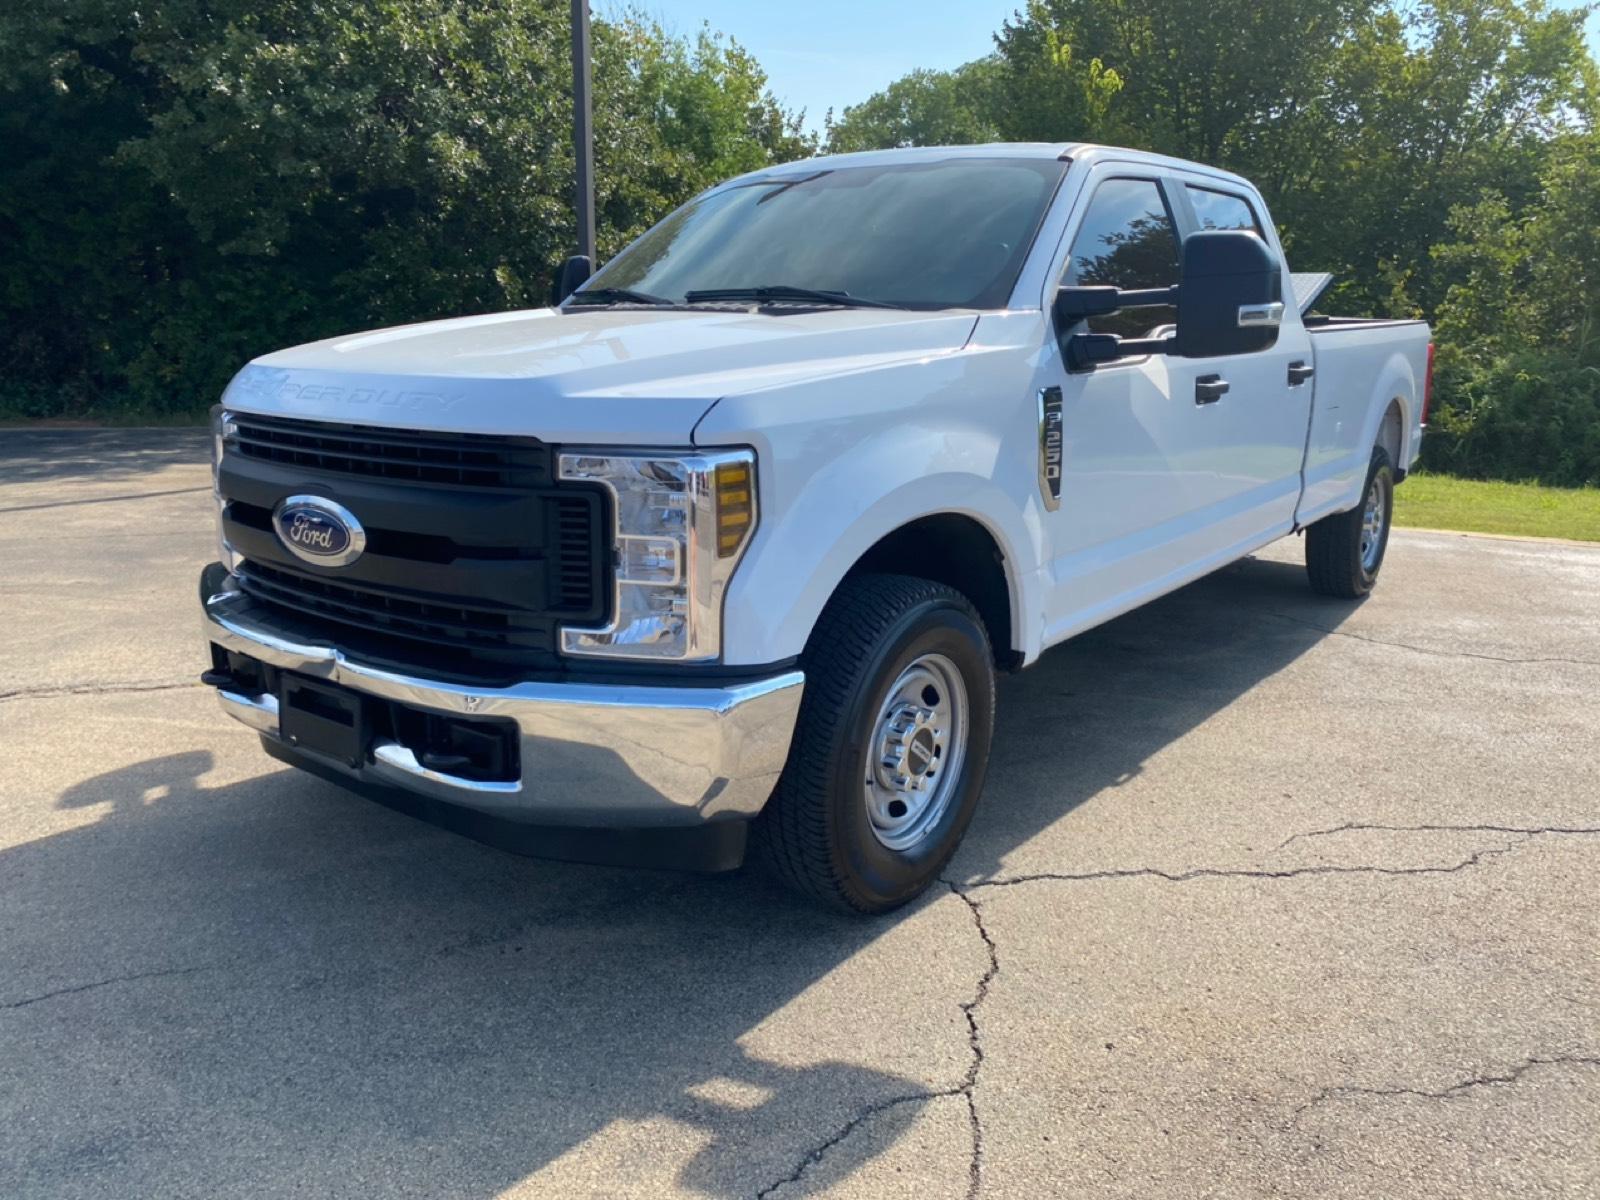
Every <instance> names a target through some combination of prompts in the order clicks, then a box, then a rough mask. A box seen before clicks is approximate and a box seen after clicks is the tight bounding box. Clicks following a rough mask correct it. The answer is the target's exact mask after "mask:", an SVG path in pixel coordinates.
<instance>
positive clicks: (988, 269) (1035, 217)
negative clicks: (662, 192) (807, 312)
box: [589, 158, 1065, 308]
mask: <svg viewBox="0 0 1600 1200" xmlns="http://www.w3.org/2000/svg"><path fill="white" fill-rule="evenodd" d="M1064 170H1065V164H1064V163H1060V162H1057V161H1055V160H1054V159H1023V158H1005V159H985V158H953V159H945V160H944V161H941V162H920V163H900V164H896V165H893V166H887V167H842V168H833V169H829V170H819V171H818V172H817V173H816V174H814V175H799V176H796V175H783V176H773V177H769V178H767V179H765V180H757V181H755V182H752V183H747V184H741V185H739V186H737V187H732V188H724V189H723V190H721V191H717V192H711V193H708V194H707V195H704V196H701V197H700V198H699V199H696V200H691V201H690V202H689V203H688V204H686V205H684V206H683V207H682V208H680V209H678V210H677V211H676V212H674V213H672V214H671V215H670V216H668V217H667V218H666V219H665V220H663V221H662V222H661V223H660V224H659V225H657V226H656V227H655V228H653V229H651V230H650V231H649V232H648V233H646V234H645V235H644V236H643V237H641V238H640V239H639V240H638V241H636V242H635V243H634V244H633V245H632V246H630V247H629V248H628V249H627V250H626V251H624V252H623V253H622V255H621V256H619V257H618V258H617V259H616V260H614V261H613V262H612V263H611V264H610V265H608V266H607V267H606V268H605V270H603V271H601V272H599V273H598V274H597V275H596V276H595V277H594V281H593V282H592V283H591V284H590V285H589V286H591V287H618V288H630V289H632V290H634V291H640V292H650V293H652V294H654V295H657V296H665V297H667V298H669V299H672V300H682V299H683V297H684V295H685V293H687V292H690V291H698V290H702V289H707V288H743V287H763V286H776V285H784V286H789V287H804V288H819V289H824V290H829V291H846V292H849V293H850V294H851V295H852V296H859V297H862V298H863V299H868V300H883V301H888V302H890V303H893V304H903V305H906V306H908V307H912V308H951V307H960V308H966V307H971V308H998V307H1001V306H1003V305H1004V304H1005V303H1006V302H1007V300H1008V299H1009V298H1010V295H1011V289H1012V287H1013V285H1014V284H1015V283H1016V280H1017V274H1018V272H1020V271H1021V269H1022V260H1023V258H1024V257H1025V256H1026V255H1027V252H1028V247H1029V245H1030V244H1031V243H1032V241H1033V236H1034V233H1035V232H1036V230H1037V229H1038V226H1039V221H1040V219H1041V218H1042V217H1043V215H1044V211H1045V208H1046V207H1047V206H1048V205H1049V203H1050V199H1051V197H1052V196H1053V195H1054V194H1055V189H1056V184H1057V183H1059V182H1060V179H1061V174H1062V172H1063V171H1064Z"/></svg>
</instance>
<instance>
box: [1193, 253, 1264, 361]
mask: <svg viewBox="0 0 1600 1200" xmlns="http://www.w3.org/2000/svg"><path fill="white" fill-rule="evenodd" d="M1282 324H1283V267H1282V264H1280V263H1279V262H1278V257H1277V255H1275V254H1273V252H1272V248H1271V247H1270V246H1268V245H1267V244H1266V242H1264V241H1262V240H1261V238H1259V237H1257V236H1256V235H1255V234H1254V233H1250V232H1248V231H1246V230H1242V229H1208V230H1205V231H1204V232H1201V233H1192V234H1190V235H1189V236H1188V237H1187V238H1185V239H1184V243H1183V275H1182V282H1181V283H1180V284H1179V285H1178V331H1177V334H1176V335H1175V338H1174V341H1175V345H1174V350H1175V351H1176V353H1178V354H1179V355H1181V356H1183V357H1184V358H1218V357H1221V356H1222V355H1226V354H1254V353H1255V352H1257V351H1259V350H1270V349H1271V348H1272V347H1273V346H1275V345H1277V342H1278V328H1279V326H1281V325H1282Z"/></svg>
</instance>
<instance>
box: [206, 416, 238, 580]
mask: <svg viewBox="0 0 1600 1200" xmlns="http://www.w3.org/2000/svg"><path fill="white" fill-rule="evenodd" d="M238 440H239V427H238V426H237V425H236V424H234V420H233V414H232V413H230V412H229V411H228V410H227V409H225V408H223V407H222V405H220V404H214V405H212V406H211V499H212V500H213V501H214V502H215V504H216V506H217V556H218V557H219V558H220V559H221V560H222V565H223V566H225V567H227V568H228V570H230V571H231V570H233V569H234V567H236V566H238V565H239V555H238V553H237V552H236V551H235V550H234V548H233V547H232V546H231V545H229V543H228V539H227V537H225V536H224V535H223V532H222V510H223V509H224V508H226V507H227V505H228V502H227V500H226V499H225V498H224V497H223V495H222V485H221V481H220V480H219V479H218V477H217V473H218V471H219V469H220V468H221V466H222V454H223V451H225V450H227V449H228V448H230V447H232V446H235V445H237V444H238Z"/></svg>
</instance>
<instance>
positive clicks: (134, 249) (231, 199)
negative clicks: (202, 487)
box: [0, 0, 813, 411]
mask: <svg viewBox="0 0 1600 1200" xmlns="http://www.w3.org/2000/svg"><path fill="white" fill-rule="evenodd" d="M567 12H568V10H567V6H566V5H565V4H564V3H562V2H560V0H486V2H484V3H478V4H473V5H462V4H459V3H455V2H453V0H318V2H317V3H309V2H307V0H252V2H251V3H245V2H244V0H156V2H155V3H153V4H151V5H147V6H140V8H139V9H138V10H137V11H135V10H132V9H129V8H128V7H127V6H126V5H117V4H114V3H110V2H109V0H60V2H59V3H56V4H52V5H50V6H27V5H19V6H10V7H7V8H6V9H5V10H4V11H3V12H0V138H3V140H4V148H5V153H4V154H3V155H0V234H3V235H4V239H5V243H6V245H7V248H8V256H9V261H8V262H7V270H6V282H5V287H4V290H3V291H0V303H3V305H4V309H3V313H0V363H4V364H5V365H6V366H7V367H8V370H7V372H6V375H5V376H4V382H3V383H0V387H4V388H5V389H6V392H5V397H4V400H5V402H7V403H8V404H9V406H10V407H12V408H13V409H16V408H19V407H26V408H27V409H29V410H30V411H59V410H61V409H63V408H78V409H83V408H89V407H93V406H95V405H97V404H104V403H108V402H114V401H116V400H118V399H122V398H131V400H132V401H133V402H134V403H136V404H138V405H140V406H142V407H147V408H155V409H167V410H175V411H178V410H187V411H193V410H195V409H197V408H199V407H201V406H203V405H204V404H205V403H207V402H208V401H209V400H210V399H211V398H212V397H214V396H215V395H216V394H217V391H218V390H219V389H220V387H221V385H222V383H223V382H225V381H226V379H227V377H228V375H229V374H230V373H231V371H232V370H234V369H235V368H237V366H238V365H239V364H240V363H241V362H243V361H244V360H245V359H246V358H248V357H250V356H251V355H254V354H257V353H260V352H262V351H265V350H268V349H272V348H274V347H275V346H280V345H284V344H287V343H292V342H298V341H304V340H307V339H308V338H313V337H319V336H327V335H330V334H334V333H338V332H341V331H347V330H350V329H356V328H364V327H370V326H373V325H378V324H387V323H393V322H399V321H409V320H418V319H423V318H427V317H433V316H440V315H447V314H455V313H464V312H479V311H485V310H496V309H504V308H509V307H519V306H526V305H530V304H537V303H540V302H542V300H543V298H544V296H545V295H546V294H547V289H548V285H549V279H550V277H551V274H552V271H553V270H554V268H555V267H556V266H557V265H558V264H559V262H560V260H561V259H562V258H563V257H564V256H565V255H566V254H567V253H569V252H570V250H571V247H572V246H573V245H574V243H575V233H574V227H573V219H572V205H571V180H572V177H573V156H572V149H571V136H570V129H571V101H570V79H571V65H570V60H569V59H568V57H567V53H568V51H567V46H568V42H567V38H568V26H567V19H568V17H567ZM595 61H596V76H595V127H596V159H597V178H598V183H599V187H598V193H599V194H598V212H599V217H600V230H599V236H600V244H601V247H602V248H603V250H604V251H605V252H613V251H614V250H615V249H616V248H618V247H619V246H620V245H622V244H623V243H624V242H626V241H627V240H628V239H629V238H630V237H632V236H633V235H635V234H636V233H638V232H639V231H640V230H642V229H643V228H644V227H646V226H647V225H648V224H649V223H650V222H652V221H653V220H655V219H656V218H658V217H659V216H660V215H662V214H663V213H664V212H665V211H666V210H667V209H669V208H670V207H672V206H673V205H675V204H677V203H679V202H681V201H682V200H684V199H687V198H688V197H689V196H691V195H693V194H695V193H696V192H698V191H700V190H702V189H703V188H705V187H706V186H708V185H709V184H711V183H713V182H715V181H717V180H718V179H720V178H722V177H725V176H726V175H728V174H732V173H734V172H737V171H740V170H747V169H750V168H753V167H759V166H761V165H763V164H764V163H768V162H774V161H779V160H783V159H787V158H793V157H796V156H798V155H803V154H806V153H809V152H811V151H812V149H813V143H812V141H811V140H810V139H808V138H806V137H804V136H802V135H801V133H800V130H799V125H798V119H797V118H796V117H795V116H794V115H793V114H790V113H788V112H786V111H784V110H783V109H782V108H781V107H780V106H779V105H778V104H777V103H776V101H774V100H773V99H772V97H771V95H770V94H769V93H768V92H767V90H766V82H765V78H764V76H763V75H762V73H761V70H760V67H759V65H758V64H756V63H755V61H754V60H753V59H752V58H751V57H750V56H749V55H748V54H747V53H746V52H745V51H744V50H743V49H742V48H740V47H739V46H738V45H737V44H736V43H733V42H731V41H729V40H727V39H722V38H719V37H716V36H714V35H713V34H711V33H710V32H708V31H707V32H702V33H701V34H700V35H699V36H698V37H697V38H695V39H694V40H692V41H686V40H682V39H676V38H672V37H669V36H667V35H666V34H664V33H663V32H662V31H661V29H660V28H659V27H657V26H655V25H654V24H652V23H650V22H649V21H647V20H644V19H642V18H640V17H636V16H629V17H625V18H623V19H622V20H620V21H617V22H615V23H612V22H597V23H596V27H595Z"/></svg>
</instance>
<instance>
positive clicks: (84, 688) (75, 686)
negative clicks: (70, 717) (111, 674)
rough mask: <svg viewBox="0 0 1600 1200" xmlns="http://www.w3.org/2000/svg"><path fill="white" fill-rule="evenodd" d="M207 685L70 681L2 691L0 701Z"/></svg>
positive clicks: (156, 690)
mask: <svg viewBox="0 0 1600 1200" xmlns="http://www.w3.org/2000/svg"><path fill="white" fill-rule="evenodd" d="M204 686H205V685H204V684H202V683H200V682H199V681H198V680H194V679H188V680H185V681H183V682H182V683H173V682H158V681H148V682H134V683H69V684H64V685H55V684H50V685H45V686H40V687H26V688H14V689H13V690H11V691H9V692H0V701H5V700H40V699H48V698H50V697H53V696H101V695H111V694H114V693H117V692H173V691H178V690H179V689H182V688H197V687H204Z"/></svg>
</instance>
